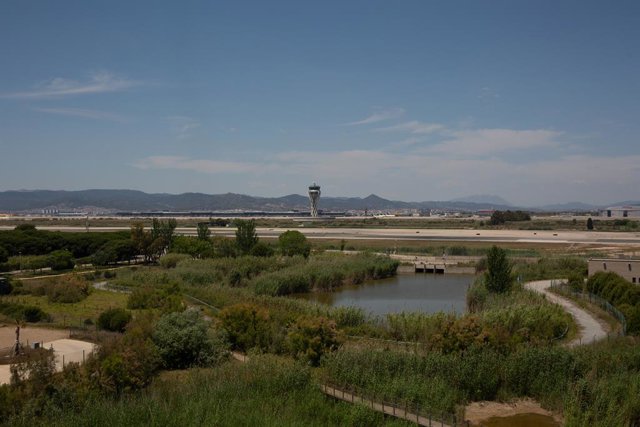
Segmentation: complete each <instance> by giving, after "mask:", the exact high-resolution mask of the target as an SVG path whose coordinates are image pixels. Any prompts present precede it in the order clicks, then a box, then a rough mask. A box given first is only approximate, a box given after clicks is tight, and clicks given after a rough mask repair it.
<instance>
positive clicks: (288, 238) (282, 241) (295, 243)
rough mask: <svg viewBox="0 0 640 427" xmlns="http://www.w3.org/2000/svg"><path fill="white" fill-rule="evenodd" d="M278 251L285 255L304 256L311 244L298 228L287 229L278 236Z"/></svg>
mask: <svg viewBox="0 0 640 427" xmlns="http://www.w3.org/2000/svg"><path fill="white" fill-rule="evenodd" d="M278 245H279V246H280V253H282V255H285V256H295V255H300V256H303V257H305V258H307V257H308V256H309V254H310V253H311V244H309V242H307V238H306V237H305V235H304V234H302V233H301V232H299V231H298V230H288V231H285V232H284V233H282V234H281V235H280V236H279V237H278Z"/></svg>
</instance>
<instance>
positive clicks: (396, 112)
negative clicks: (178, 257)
mask: <svg viewBox="0 0 640 427" xmlns="http://www.w3.org/2000/svg"><path fill="white" fill-rule="evenodd" d="M403 114H404V108H397V107H394V108H389V109H386V110H380V111H376V112H375V113H373V114H371V115H370V116H369V117H367V118H364V119H362V120H358V121H355V122H351V123H347V125H349V126H356V125H368V124H371V123H378V122H382V121H384V120H390V119H397V118H398V117H400V116H402V115H403Z"/></svg>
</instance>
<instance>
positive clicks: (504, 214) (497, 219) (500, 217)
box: [489, 210, 531, 225]
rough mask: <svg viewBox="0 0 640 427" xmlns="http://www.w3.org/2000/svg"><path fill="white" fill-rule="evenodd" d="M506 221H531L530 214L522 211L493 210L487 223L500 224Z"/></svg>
mask: <svg viewBox="0 0 640 427" xmlns="http://www.w3.org/2000/svg"><path fill="white" fill-rule="evenodd" d="M507 221H531V215H529V213H528V212H524V211H511V210H506V211H494V212H493V213H492V214H491V218H490V219H489V224H491V225H500V224H504V223H505V222H507Z"/></svg>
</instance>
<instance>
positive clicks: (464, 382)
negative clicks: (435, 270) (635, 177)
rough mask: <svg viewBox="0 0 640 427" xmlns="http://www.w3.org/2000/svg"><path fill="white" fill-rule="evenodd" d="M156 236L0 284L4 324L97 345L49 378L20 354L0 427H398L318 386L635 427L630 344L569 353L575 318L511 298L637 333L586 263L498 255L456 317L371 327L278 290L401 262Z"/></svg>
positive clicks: (633, 304)
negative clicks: (559, 283) (566, 296)
mask: <svg viewBox="0 0 640 427" xmlns="http://www.w3.org/2000/svg"><path fill="white" fill-rule="evenodd" d="M155 227H156V231H155V232H153V231H152V232H148V231H144V230H142V229H141V228H139V227H138V228H136V227H134V228H133V229H132V233H131V236H130V241H126V242H125V241H124V240H123V239H124V237H123V236H122V235H120V236H119V237H118V239H119V240H118V239H116V240H115V242H118V243H114V241H113V240H109V239H104V238H100V239H103V240H102V242H103V243H101V244H102V245H103V246H104V247H98V246H96V247H94V249H95V250H96V251H97V252H96V254H98V255H99V256H98V257H97V258H96V259H99V260H109V259H117V258H118V252H117V250H116V249H117V248H128V249H127V250H130V251H132V252H131V253H134V254H135V253H136V252H138V253H139V254H141V255H140V256H143V257H144V258H145V260H146V261H147V262H148V265H147V266H139V267H131V268H128V269H121V270H117V272H113V271H110V270H109V271H106V272H105V273H100V274H99V275H98V274H96V273H91V274H89V275H84V276H79V275H70V276H63V277H55V278H50V279H43V280H36V281H22V282H19V281H16V280H11V281H4V282H2V283H0V284H1V286H0V294H3V295H4V296H2V297H1V300H0V316H2V318H3V319H4V320H5V321H14V320H15V321H17V322H18V323H19V324H25V323H24V322H27V323H36V322H40V323H42V322H44V323H47V322H48V323H49V324H52V325H58V326H64V325H65V324H66V323H67V322H69V323H73V324H74V325H77V327H78V328H80V329H83V330H84V331H80V332H79V335H78V336H80V337H82V338H84V339H89V340H92V341H95V342H97V343H98V344H99V350H98V351H97V352H96V353H95V354H94V355H92V356H91V357H89V358H88V360H87V362H86V363H85V364H83V365H75V364H68V365H67V366H66V368H65V369H64V371H63V372H60V373H56V372H55V369H54V364H53V355H52V354H51V353H50V352H48V351H46V350H43V351H25V352H24V354H22V355H20V357H19V358H17V359H15V360H14V361H13V364H12V379H11V384H9V385H4V386H0V420H2V421H1V422H2V423H3V424H6V425H45V424H46V425H97V426H99V425H107V424H109V425H113V424H114V423H115V424H117V425H158V426H160V425H162V426H166V425H175V426H183V425H194V426H195V425H198V426H204V425H362V426H365V425H366V426H368V425H387V424H388V425H401V424H406V423H405V422H402V421H399V420H394V419H391V418H385V417H383V416H382V415H381V414H378V413H375V412H373V411H371V410H370V409H368V408H366V407H364V406H361V405H351V404H347V403H341V402H338V401H336V400H333V399H331V398H329V397H326V396H324V395H323V394H322V393H321V391H320V388H319V385H320V384H332V385H335V386H338V387H340V388H345V389H348V390H356V391H357V393H359V394H362V395H365V396H369V397H374V398H375V399H376V400H384V401H386V402H393V403H395V404H396V405H398V406H400V407H409V408H419V409H420V410H421V412H422V413H432V414H446V415H449V416H452V415H458V416H459V417H458V419H462V418H461V415H462V412H463V409H462V408H463V407H464V406H465V405H466V404H468V403H469V402H471V401H476V400H501V401H509V400H510V399H515V398H525V397H529V398H533V399H536V400H538V401H539V402H541V403H542V404H543V406H544V407H546V408H548V409H550V410H553V411H555V412H557V413H558V412H559V413H562V414H563V416H564V420H565V423H566V425H570V426H618V425H619V426H624V425H631V426H633V425H638V424H640V345H639V344H640V343H639V342H638V339H637V338H635V337H632V336H631V337H620V338H612V339H610V340H607V341H605V342H601V343H598V344H596V345H592V346H585V347H580V348H574V349H568V348H565V347H563V346H562V345H561V344H562V343H563V342H567V341H568V340H569V339H571V337H572V336H573V335H574V334H575V333H576V331H575V325H574V324H573V321H572V319H571V317H570V316H569V315H568V314H567V313H566V312H564V311H563V310H561V309H560V308H559V307H558V306H556V305H553V304H550V303H549V302H547V301H546V300H545V299H544V298H543V297H542V296H540V295H538V294H535V293H532V292H530V291H527V290H525V289H523V287H522V286H521V282H522V281H526V280H534V279H547V278H557V277H568V278H570V285H571V286H572V287H573V288H575V289H582V290H583V291H585V292H593V293H595V294H598V295H600V296H601V297H604V298H607V299H608V300H609V301H610V302H611V303H612V304H614V305H615V306H617V307H619V308H620V310H622V311H623V312H624V313H625V314H626V315H627V317H628V321H627V323H628V326H629V331H630V332H631V333H634V334H635V333H637V327H636V325H637V317H636V316H637V307H638V303H639V300H638V298H637V295H636V292H635V291H634V290H633V289H632V288H629V286H628V285H627V284H625V283H622V282H620V279H619V277H616V276H611V275H607V276H602V275H600V276H596V277H594V278H592V279H590V280H589V281H587V282H584V276H585V275H586V264H585V262H584V260H580V259H575V258H557V259H541V260H540V261H539V262H537V263H534V264H531V263H515V264H514V263H513V262H512V261H510V260H509V259H508V258H507V256H506V254H507V253H506V252H505V251H504V250H501V249H499V248H496V247H494V248H491V249H490V250H489V251H488V252H487V257H486V258H485V259H483V260H482V261H481V262H479V263H478V270H479V271H480V272H482V273H483V274H482V275H480V276H478V280H477V281H476V283H475V284H474V285H473V286H472V287H471V289H470V290H469V292H468V295H467V304H468V307H469V311H468V312H467V313H466V314H464V315H460V316H456V315H453V314H446V313H437V314H425V313H397V314H390V315H388V316H386V317H385V318H378V317H374V316H371V315H369V314H367V313H364V312H363V311H362V310H360V309H357V308H353V307H350V308H330V307H327V306H321V305H316V304H313V303H309V302H307V301H302V300H297V299H291V298H288V297H286V295H288V294H291V293H295V292H307V291H313V290H331V289H334V288H336V287H339V286H341V285H343V284H359V283H362V282H364V281H366V280H370V279H376V278H381V277H387V276H389V275H393V274H395V270H396V268H397V265H398V264H397V262H396V261H393V260H390V259H389V258H387V257H380V256H375V255H368V254H361V255H343V254H321V253H320V254H312V253H310V250H309V249H310V248H309V245H308V243H307V242H306V240H305V239H304V236H302V238H301V235H300V233H297V232H288V234H287V233H285V234H284V236H281V237H282V238H281V239H280V240H279V242H278V245H277V246H276V247H272V246H269V245H264V244H262V242H259V241H258V239H257V237H256V236H255V230H253V231H252V224H251V223H244V225H242V227H244V228H242V227H240V232H239V233H238V235H237V238H236V240H235V241H220V240H218V241H216V240H215V239H211V238H210V236H209V233H208V230H207V229H206V228H204V227H203V228H202V229H201V230H199V236H198V238H177V237H173V236H172V229H171V224H166V223H165V224H163V223H157V224H155ZM20 233H22V234H20ZM296 233H297V234H296ZM12 236H14V237H15V236H18V237H20V238H24V239H34V238H35V237H36V236H37V233H36V232H35V231H34V230H32V229H27V230H23V231H20V230H19V231H16V232H14V233H13V234H12ZM89 238H90V239H94V238H97V237H95V236H89ZM78 239H80V237H78ZM38 241H40V240H38ZM75 242H76V244H79V242H80V241H78V240H76V241H75ZM80 246H82V245H80ZM12 250H15V247H14V248H13V249H12ZM52 250H56V251H59V250H61V249H59V248H58V247H53V248H52ZM9 252H10V251H9ZM163 253H164V255H162V254H163ZM86 254H87V252H84V253H82V255H83V256H87V255H86ZM37 256H43V257H46V256H48V255H46V253H42V254H39V255H37ZM89 256H91V257H94V258H95V255H89ZM125 261H126V260H125ZM155 263H157V265H155ZM516 277H518V278H520V282H518V281H517V280H515V278H516ZM94 282H98V283H104V282H107V283H106V285H105V286H106V289H94V288H93V286H92V283H94ZM114 291H117V292H114ZM110 296H112V298H111V297H110ZM21 322H22V323H21ZM230 351H241V352H246V353H248V354H249V355H250V360H249V362H248V363H247V364H242V363H239V362H236V361H233V360H231V358H230V356H229V355H230Z"/></svg>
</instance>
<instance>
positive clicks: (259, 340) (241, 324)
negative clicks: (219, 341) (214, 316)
mask: <svg viewBox="0 0 640 427" xmlns="http://www.w3.org/2000/svg"><path fill="white" fill-rule="evenodd" d="M219 317H220V320H221V322H222V328H223V329H224V330H225V331H226V333H227V339H228V340H229V343H230V344H231V346H232V347H233V348H235V349H238V350H241V351H245V352H246V351H247V350H249V349H252V348H259V349H266V348H268V346H269V341H270V339H271V338H270V336H271V328H270V317H269V313H268V312H267V311H266V310H265V309H263V308H261V307H258V306H257V305H254V304H236V305H232V306H229V307H226V308H224V309H223V310H222V311H221V312H220V316H219Z"/></svg>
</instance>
